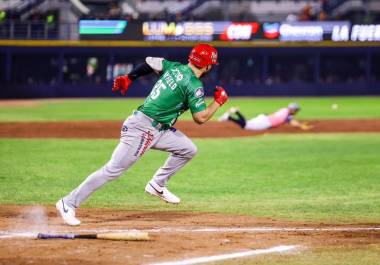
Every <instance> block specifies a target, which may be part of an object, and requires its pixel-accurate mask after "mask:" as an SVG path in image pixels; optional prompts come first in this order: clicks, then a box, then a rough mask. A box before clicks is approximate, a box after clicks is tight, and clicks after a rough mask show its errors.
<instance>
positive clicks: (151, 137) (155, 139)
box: [64, 111, 197, 208]
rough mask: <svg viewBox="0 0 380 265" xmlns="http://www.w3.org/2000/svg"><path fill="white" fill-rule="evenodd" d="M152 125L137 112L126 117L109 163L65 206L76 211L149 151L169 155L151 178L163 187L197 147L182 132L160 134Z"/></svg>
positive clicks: (69, 195) (76, 191)
mask: <svg viewBox="0 0 380 265" xmlns="http://www.w3.org/2000/svg"><path fill="white" fill-rule="evenodd" d="M153 125H155V123H154V121H153V119H151V118H150V117H148V116H146V115H145V114H144V113H142V112H140V111H135V112H134V114H133V115H131V116H130V117H128V118H127V119H126V120H125V121H124V123H123V126H122V129H121V137H120V142H119V144H118V145H117V147H116V148H115V150H114V152H113V154H112V157H111V160H109V161H108V162H107V164H105V165H104V166H103V167H102V168H100V169H99V170H97V171H95V172H94V173H92V174H91V175H89V176H88V177H87V178H86V179H85V180H84V181H83V182H82V184H80V185H79V186H78V187H77V188H76V189H74V190H73V191H72V192H71V193H70V194H68V195H67V196H66V197H64V201H65V203H66V204H67V205H69V206H71V207H75V208H76V207H78V206H79V205H80V204H81V203H82V202H83V201H85V200H86V199H87V198H88V197H89V196H90V195H91V194H92V193H93V192H95V191H96V190H97V189H99V188H100V187H101V186H103V185H104V184H106V183H107V182H109V181H112V180H114V179H117V178H118V177H119V176H120V175H121V174H123V173H124V172H125V171H126V170H127V169H128V168H129V167H131V166H132V165H133V164H134V163H135V162H136V161H137V160H138V159H139V158H140V157H141V156H142V155H143V154H144V153H145V152H146V151H147V150H149V149H150V148H152V149H156V150H161V151H166V152H170V153H171V154H170V156H169V158H168V159H167V160H166V162H165V164H164V165H163V166H162V167H160V168H159V169H158V170H157V172H156V173H155V174H154V176H153V179H154V180H155V181H156V183H157V184H158V185H160V186H166V183H167V182H168V180H169V179H170V177H171V176H173V175H174V174H175V173H176V172H177V171H178V170H180V169H181V168H182V167H183V166H184V165H185V164H186V163H187V162H188V161H189V160H190V159H191V158H193V157H194V155H195V154H196V153H197V147H196V146H195V145H194V143H193V142H192V141H191V140H190V139H189V138H188V137H187V136H186V135H184V134H183V133H182V132H180V131H178V130H176V129H174V128H171V129H168V130H159V129H158V127H159V126H155V127H154V126H153Z"/></svg>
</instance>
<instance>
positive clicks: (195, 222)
mask: <svg viewBox="0 0 380 265" xmlns="http://www.w3.org/2000/svg"><path fill="white" fill-rule="evenodd" d="M77 216H78V217H79V218H81V220H82V224H81V225H80V226H79V227H69V226H64V225H62V222H61V219H60V218H58V217H57V214H56V210H55V209H54V208H53V207H46V206H7V205H1V206H0V263H1V264H40V265H44V264H151V263H156V262H164V261H176V260H181V259H185V258H186V259H188V258H194V257H199V256H209V255H220V254H226V253H234V252H237V251H244V250H250V249H262V248H270V247H273V246H279V245H297V246H301V247H302V248H314V247H318V246H324V247H329V246H335V247H337V246H340V247H342V246H345V245H346V246H349V247H350V248H353V247H354V248H355V247H363V246H366V245H368V244H380V228H377V229H378V230H377V229H376V227H380V224H372V225H369V224H367V225H366V224H362V225H349V224H346V225H331V224H330V225H328V224H321V223H318V224H312V223H297V222H282V221H278V220H273V219H269V218H268V219H264V218H262V219H258V218H254V217H248V216H233V215H222V214H211V213H192V212H142V211H141V212H138V211H121V210H110V209H83V208H81V209H79V210H78V211H77ZM206 228H208V230H205V229H206ZM358 228H360V230H355V229H358ZM119 229H122V230H125V229H139V230H144V231H148V232H149V233H150V237H151V240H150V241H145V242H132V241H107V240H88V239H76V240H62V239H55V240H37V239H30V238H17V237H16V236H21V235H24V236H25V235H26V234H25V233H29V235H30V234H31V233H32V232H34V233H36V232H45V233H46V232H55V233H65V232H66V233H67V232H75V233H89V232H97V231H101V230H103V231H106V230H107V231H110V230H112V231H114V230H119ZM200 229H201V230H203V231H200ZM271 229H272V230H271ZM276 229H277V230H276ZM297 229H298V230H297ZM21 233H24V234H21Z"/></svg>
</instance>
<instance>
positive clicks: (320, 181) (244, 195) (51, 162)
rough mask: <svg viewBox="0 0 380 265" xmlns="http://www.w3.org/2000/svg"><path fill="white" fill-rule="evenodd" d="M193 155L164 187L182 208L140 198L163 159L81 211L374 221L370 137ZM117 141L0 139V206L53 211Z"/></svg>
mask: <svg viewBox="0 0 380 265" xmlns="http://www.w3.org/2000/svg"><path fill="white" fill-rule="evenodd" d="M195 143H196V144H197V145H198V147H199V154H198V155H197V156H196V157H195V158H194V160H193V161H191V162H190V164H189V165H187V166H186V167H185V168H184V169H183V170H182V171H180V172H179V173H178V174H177V175H176V176H175V177H174V178H173V179H172V181H171V182H170V188H171V189H172V191H173V192H175V193H176V194H178V195H179V196H180V197H181V198H182V200H183V202H182V203H181V205H180V206H178V207H170V206H168V205H167V204H165V203H161V202H160V201H159V200H157V199H155V198H151V197H148V196H147V195H145V194H144V192H143V191H144V187H145V184H146V182H147V181H148V180H149V179H150V177H151V176H152V174H153V173H154V172H155V170H156V169H157V168H158V167H159V166H160V165H161V164H162V163H163V162H164V160H165V159H166V156H167V154H166V153H163V152H158V151H150V152H148V153H147V154H146V156H144V157H143V158H142V159H141V161H139V162H138V163H137V164H135V165H134V166H133V167H132V168H131V169H130V170H129V172H128V173H126V174H125V175H123V176H122V177H121V178H120V179H118V180H116V181H114V182H112V183H110V184H108V185H107V186H106V187H104V188H103V189H101V190H100V191H98V192H97V193H95V194H94V196H92V197H91V198H90V199H89V200H88V202H86V203H85V206H86V207H111V208H122V209H141V210H157V209H160V210H175V211H182V210H191V211H208V212H224V213H235V214H247V215H254V216H267V217H274V218H282V219H290V220H300V221H301V220H303V221H324V222H329V223H339V222H349V223H354V222H358V223H360V222H372V223H379V222H380V195H379V190H380V163H379V150H380V137H379V135H378V134H352V135H350V134H328V135H327V134H326V135H324V134H319V135H313V134H311V135H302V136H300V135H264V136H259V137H252V138H241V139H218V140H212V139H196V140H195ZM116 144H117V140H63V139H57V140H56V139H49V140H26V139H1V140H0V149H1V153H0V168H1V171H0V179H1V185H0V203H3V204H53V203H54V202H55V201H56V200H57V199H58V198H59V197H61V196H62V195H64V194H66V193H68V192H69V191H71V189H73V188H74V187H75V186H76V185H78V184H79V183H80V182H81V181H82V180H83V179H84V178H85V177H86V176H87V175H88V174H89V173H91V172H92V171H94V170H96V169H98V168H99V167H100V166H102V165H103V164H104V163H105V162H106V161H107V160H108V158H109V157H110V155H111V152H112V150H113V148H114V147H115V145H116Z"/></svg>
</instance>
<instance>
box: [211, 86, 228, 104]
mask: <svg viewBox="0 0 380 265" xmlns="http://www.w3.org/2000/svg"><path fill="white" fill-rule="evenodd" d="M214 100H215V102H216V103H218V104H219V105H220V106H222V105H223V104H224V103H226V102H227V100H228V95H227V92H226V91H225V90H224V88H223V87H221V86H216V88H215V90H214Z"/></svg>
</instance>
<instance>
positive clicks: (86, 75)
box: [0, 0, 380, 89]
mask: <svg viewBox="0 0 380 265" xmlns="http://www.w3.org/2000/svg"><path fill="white" fill-rule="evenodd" d="M87 20H92V21H93V20H95V21H102V20H106V21H109V20H113V21H119V22H120V21H122V22H127V23H128V26H126V24H124V26H123V27H124V28H125V27H126V28H127V30H129V29H130V28H133V25H138V27H140V28H139V30H140V33H139V34H140V35H141V27H145V26H146V25H148V26H147V27H148V28H149V27H152V28H149V30H152V29H157V28H155V26H156V24H146V23H152V22H154V21H164V22H165V23H173V22H174V23H177V24H173V25H174V26H173V27H174V28H175V30H177V31H178V25H181V24H180V23H183V22H196V23H198V22H202V21H203V22H205V21H217V22H218V21H219V22H223V21H224V22H225V21H230V22H231V21H233V23H248V24H249V23H251V24H250V25H253V23H256V24H257V25H258V26H260V27H265V26H268V27H269V26H270V27H272V28H273V27H274V28H275V32H274V34H279V33H278V27H280V25H281V23H282V24H284V23H301V22H302V23H303V22H304V23H306V22H313V23H317V22H331V21H343V22H347V23H349V25H350V26H347V27H346V28H349V30H351V26H352V25H355V24H357V25H359V29H362V30H361V31H360V34H361V32H364V33H365V36H364V35H363V34H362V35H363V36H364V37H363V38H364V39H363V40H367V39H368V40H375V41H377V42H378V41H380V1H378V0H345V1H343V0H256V1H248V0H231V1H227V0H210V1H200V0H167V1H163V0H0V39H3V40H80V39H81V38H82V36H84V35H81V32H80V27H79V24H80V23H81V22H80V21H87ZM248 24H241V25H243V26H245V25H248ZM362 24H363V25H371V26H368V27H370V28H360V25H362ZM152 25H153V26H152ZM159 25H161V24H159ZM165 25H166V24H165ZM168 25H169V26H168ZM170 25H172V24H167V25H166V26H167V27H168V28H170ZM215 25H219V24H215ZM291 25H295V24H291ZM119 26H120V25H119ZM176 26H177V27H176ZM136 27H137V26H136ZM276 27H277V28H276ZM214 28H217V26H214ZM338 28H339V30H338V32H339V34H340V33H342V34H343V35H342V36H343V37H341V38H342V39H343V40H345V41H347V39H345V38H346V37H345V35H344V32H345V31H344V30H347V29H346V28H345V26H342V27H338ZM145 29H146V28H145ZM165 30H166V29H165ZM276 30H277V31H276ZM297 30H299V29H297ZM368 30H370V33H368ZM253 31H254V30H253V29H252V34H253ZM330 31H331V30H330ZM268 32H269V33H270V32H271V31H270V30H269V31H268ZM268 32H266V33H268ZM269 33H268V34H269ZM296 33H297V34H298V33H299V34H301V35H302V34H303V32H301V33H300V32H297V31H296ZM323 34H325V33H323ZM339 34H338V35H339ZM352 34H353V33H352ZM360 34H359V37H358V38H360V37H361V36H362V35H360ZM330 35H331V32H330ZM346 35H347V36H348V35H349V34H348V33H347V34H346ZM367 35H368V36H369V35H370V37H368V36H367ZM88 36H90V35H88ZM102 36H105V35H102ZM130 36H132V37H134V33H128V34H127V35H126V37H127V38H129V37H130ZM339 36H341V35H339ZM98 37H99V36H96V37H95V39H96V38H98ZM99 38H100V39H101V37H99ZM271 38H272V37H268V40H267V41H268V42H270V41H277V42H279V41H281V39H279V38H278V37H277V39H275V40H270V39H271ZM275 38H276V37H275ZM347 38H348V37H347ZM371 38H372V39H371ZM119 40H123V39H119ZM166 40H167V39H166ZM194 40H195V41H201V40H202V39H199V40H197V39H194ZM214 40H215V39H214ZM236 40H239V39H238V38H237V39H236ZM240 40H241V39H240ZM125 41H128V40H125ZM141 41H147V39H141ZM206 41H207V40H206ZM251 41H256V40H255V39H251ZM348 46H349V45H348ZM91 49H92V48H88V49H87V50H86V52H80V51H79V52H78V50H75V51H74V50H72V51H71V50H64V51H62V53H57V52H56V51H53V50H52V51H51V52H48V51H46V52H44V53H41V52H38V53H36V52H35V51H32V50H30V51H23V52H19V50H17V49H16V50H15V51H12V52H8V51H4V50H3V51H1V50H0V84H1V83H2V84H8V85H20V84H21V85H22V84H27V85H40V84H42V85H49V86H55V85H57V84H73V85H77V84H83V83H92V84H107V85H108V84H109V82H112V80H113V78H114V77H115V76H116V75H118V74H123V73H126V72H128V71H129V69H131V68H132V67H133V66H135V65H136V64H137V63H139V62H141V60H142V59H143V58H144V56H146V55H148V53H150V54H154V55H156V56H162V57H167V58H168V59H172V60H181V61H182V62H186V56H187V52H188V49H189V48H187V49H178V51H177V52H175V53H173V52H171V51H173V50H171V49H166V50H164V49H162V50H160V51H159V52H158V51H156V50H152V49H151V50H148V49H145V50H144V49H136V50H135V51H133V52H130V50H128V49H125V50H122V49H115V50H113V51H112V52H110V50H105V49H103V50H96V49H95V50H91ZM36 65H38V67H35V66H36ZM20 72H21V73H23V74H21V75H20V74H19V73H20ZM139 82H140V83H141V85H148V84H150V83H151V82H152V79H149V78H148V79H142V80H141V81H139ZM205 82H206V84H214V83H222V84H225V85H230V86H234V87H243V88H248V87H254V86H261V87H265V86H266V87H270V86H276V85H286V84H291V85H292V84H298V85H300V84H301V85H303V84H313V85H315V84H318V85H321V84H322V85H323V84H340V85H345V84H365V85H366V86H369V85H370V84H372V83H380V52H379V49H378V48H376V47H375V48H373V47H372V48H365V49H364V48H362V49H355V50H350V49H340V50H337V49H333V50H329V49H324V50H321V49H319V48H313V49H307V48H304V49H298V50H296V51H294V48H293V49H292V48H288V49H279V50H278V51H277V52H273V51H272V50H270V49H265V48H262V49H256V48H250V49H248V48H245V50H244V49H240V50H239V49H235V50H233V51H232V49H230V50H228V49H221V64H220V66H218V67H217V69H216V71H214V72H213V73H212V74H211V75H210V76H209V77H208V78H207V79H206V80H205ZM278 87H279V86H278ZM279 89H281V87H279Z"/></svg>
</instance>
